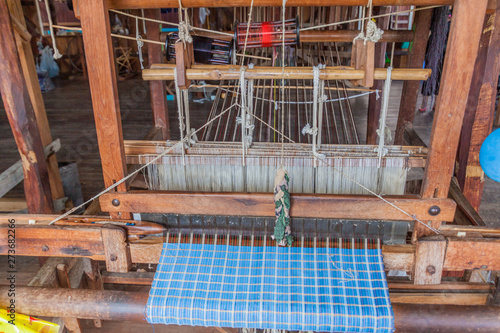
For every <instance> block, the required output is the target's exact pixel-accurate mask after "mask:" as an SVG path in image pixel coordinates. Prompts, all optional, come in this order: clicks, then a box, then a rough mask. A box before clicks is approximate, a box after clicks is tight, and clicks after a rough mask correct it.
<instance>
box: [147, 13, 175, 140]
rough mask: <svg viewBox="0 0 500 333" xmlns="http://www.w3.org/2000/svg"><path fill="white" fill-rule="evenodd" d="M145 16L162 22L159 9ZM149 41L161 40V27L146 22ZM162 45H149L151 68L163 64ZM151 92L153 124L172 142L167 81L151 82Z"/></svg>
mask: <svg viewBox="0 0 500 333" xmlns="http://www.w3.org/2000/svg"><path fill="white" fill-rule="evenodd" d="M144 16H145V17H147V18H151V19H155V20H160V19H161V11H160V10H159V9H145V10H144ZM146 31H147V39H149V40H160V25H159V24H158V23H155V22H150V21H146ZM163 58H164V57H163V55H162V48H161V45H158V44H153V43H148V61H149V66H151V65H152V64H159V63H162V62H163ZM149 90H150V92H151V108H152V110H153V122H154V126H155V127H159V128H161V132H162V138H163V140H170V124H169V120H168V106H167V87H166V82H165V81H149Z"/></svg>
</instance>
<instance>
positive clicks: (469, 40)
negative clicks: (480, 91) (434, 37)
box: [413, 0, 488, 239]
mask: <svg viewBox="0 0 500 333" xmlns="http://www.w3.org/2000/svg"><path fill="white" fill-rule="evenodd" d="M487 3H488V1H487V0H480V1H478V0H456V1H455V3H454V6H453V16H452V19H451V20H452V21H451V28H450V35H449V38H448V46H447V49H446V56H445V60H444V66H443V74H442V77H441V85H440V93H439V97H438V101H437V104H436V114H435V116H434V126H433V127H432V133H431V139H430V144H429V155H428V160H427V165H426V167H425V174H424V181H423V183H422V197H423V198H445V197H447V196H448V191H449V187H450V181H451V177H452V175H453V167H454V165H455V163H454V161H455V156H456V153H457V147H458V140H459V135H460V128H461V126H462V120H463V115H464V111H465V106H466V103H467V96H468V92H469V88H470V84H471V78H472V73H473V71H474V61H472V59H475V58H476V55H477V49H478V46H479V39H480V37H481V28H482V26H483V20H484V15H485V12H486V5H487ZM444 133H446V135H444ZM438 224H439V223H438V222H434V223H433V226H435V227H437V226H438ZM431 233H432V231H430V230H428V229H426V228H423V227H422V226H421V225H417V224H416V225H415V229H414V232H413V237H414V239H415V238H419V237H421V236H424V235H430V234H431Z"/></svg>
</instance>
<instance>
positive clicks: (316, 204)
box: [100, 191, 456, 221]
mask: <svg viewBox="0 0 500 333" xmlns="http://www.w3.org/2000/svg"><path fill="white" fill-rule="evenodd" d="M385 198H386V199H387V200H388V201H389V202H391V203H393V204H395V205H397V206H398V207H400V208H401V209H403V210H405V211H406V212H408V213H409V214H410V215H411V216H413V215H415V216H417V217H418V218H419V219H421V220H426V221H433V220H434V221H436V220H438V221H452V220H453V217H454V215H455V206H456V204H455V202H453V200H450V199H425V200H423V199H419V198H418V197H416V196H397V197H396V196H393V197H391V196H387V197H385ZM113 200H116V201H114V203H115V204H116V206H115V205H113ZM291 200H292V201H291V210H290V216H292V217H310V218H343V219H371V220H379V219H380V220H400V221H401V220H405V221H408V220H410V221H411V220H413V218H412V217H410V216H407V215H405V214H403V213H401V212H400V211H399V210H396V209H395V208H394V207H392V206H390V205H388V204H387V203H385V202H384V201H382V200H380V199H378V198H376V197H372V196H362V195H333V194H292V196H291ZM100 203H101V207H102V209H103V210H104V211H108V212H117V211H123V212H135V213H165V214H167V213H174V214H200V215H230V216H269V217H271V216H274V200H273V194H272V193H231V192H221V193H204V192H174V191H130V192H128V193H107V194H104V195H102V196H101V197H100ZM432 206H438V207H440V209H441V212H440V213H439V214H438V215H436V216H432V215H430V214H429V209H430V207H432Z"/></svg>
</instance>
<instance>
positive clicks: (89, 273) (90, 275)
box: [85, 259, 104, 327]
mask: <svg viewBox="0 0 500 333" xmlns="http://www.w3.org/2000/svg"><path fill="white" fill-rule="evenodd" d="M89 264H90V266H89V267H86V269H85V281H86V286H87V289H91V290H104V285H103V281H102V276H101V272H100V270H99V262H98V261H94V260H90V259H89ZM94 326H95V327H102V322H101V320H100V319H94Z"/></svg>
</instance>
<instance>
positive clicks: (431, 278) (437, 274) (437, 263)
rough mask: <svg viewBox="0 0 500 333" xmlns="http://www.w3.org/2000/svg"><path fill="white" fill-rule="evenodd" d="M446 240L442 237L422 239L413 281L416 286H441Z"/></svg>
mask: <svg viewBox="0 0 500 333" xmlns="http://www.w3.org/2000/svg"><path fill="white" fill-rule="evenodd" d="M445 251H446V239H445V238H444V237H443V236H441V235H438V236H430V237H423V238H420V239H419V240H418V242H417V251H416V252H415V267H414V272H413V280H414V281H415V284H440V283H441V277H442V275H443V261H444V255H445Z"/></svg>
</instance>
